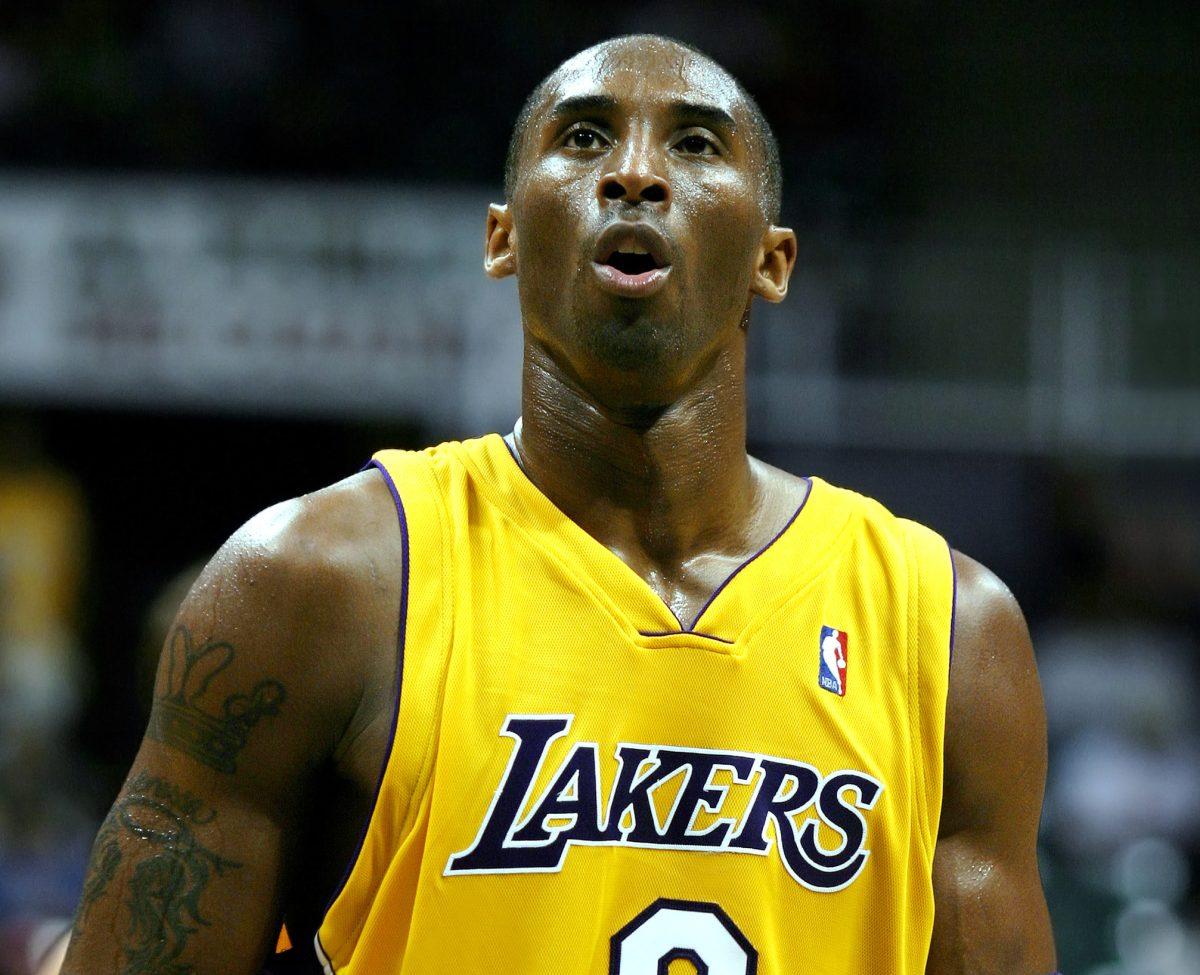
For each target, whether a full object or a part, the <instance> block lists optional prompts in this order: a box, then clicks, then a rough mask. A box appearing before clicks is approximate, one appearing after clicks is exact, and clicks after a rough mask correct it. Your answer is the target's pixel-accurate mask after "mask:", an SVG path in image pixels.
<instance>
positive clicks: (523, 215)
mask: <svg viewBox="0 0 1200 975" xmlns="http://www.w3.org/2000/svg"><path fill="white" fill-rule="evenodd" d="M476 148H477V147H475V146H471V145H464V146H463V151H464V152H470V151H475V149H476ZM779 191H780V177H779V161H778V154H777V150H776V148H775V143H774V141H773V138H772V135H771V133H770V130H769V128H768V126H767V123H766V122H765V120H764V119H763V117H762V115H761V113H760V112H759V110H758V108H757V106H756V105H755V103H754V102H753V101H752V100H751V99H750V97H749V96H748V95H747V94H746V93H745V92H744V91H743V90H742V89H741V87H740V86H739V84H738V83H737V82H736V81H735V80H734V79H733V78H732V77H731V76H730V75H729V74H728V73H727V72H726V71H725V70H724V69H722V68H721V67H720V66H719V65H717V64H715V63H713V62H712V61H711V60H709V59H708V58H707V57H705V56H703V55H702V54H700V53H699V52H697V51H694V50H692V49H690V48H688V47H686V46H684V45H681V44H679V43H676V42H674V41H671V40H667V39H664V38H660V37H655V36H641V35H639V36H633V37H623V38H618V39H615V40H612V41H609V42H606V43H604V44H600V45H598V46H596V47H594V48H591V49H589V50H586V51H584V52H582V53H581V54H579V55H577V56H575V57H574V58H572V59H570V60H569V61H567V62H565V63H564V64H563V65H561V66H560V67H559V68H558V69H557V70H556V71H555V72H554V73H553V74H552V75H550V76H549V78H548V79H547V80H546V81H545V82H544V83H543V84H542V85H540V86H539V87H538V88H537V89H536V91H535V92H534V93H533V95H532V96H531V98H530V100H529V102H528V103H527V106H526V109H525V110H523V111H522V113H521V116H520V118H519V120H518V123H517V127H516V130H515V132H514V135H513V140H512V146H511V151H510V156H509V167H508V173H507V180H506V198H507V202H506V203H505V204H504V205H495V206H492V207H491V208H490V210H489V212H488V216H487V231H486V253H485V259H484V266H485V269H486V271H487V273H488V274H490V275H491V276H493V277H496V278H500V277H504V276H506V275H516V276H517V283H518V286H519V293H520V303H521V311H522V318H523V322H524V335H525V345H524V349H525V351H524V373H523V380H524V382H523V399H522V406H523V416H522V419H521V420H520V421H519V422H518V424H517V426H516V429H515V430H513V431H512V433H511V434H509V435H508V436H507V437H500V436H497V435H492V436H488V437H484V438H482V439H480V440H475V441H467V442H463V443H447V444H442V445H441V446H438V447H434V448H431V449H429V450H426V451H423V452H419V453H418V452H404V451H384V452H382V453H381V454H379V455H378V456H377V457H376V459H375V461H374V464H373V466H371V467H370V469H368V470H366V471H364V472H363V473H360V474H358V475H356V476H354V477H351V478H349V479H347V480H345V481H342V482H341V483H339V484H336V485H334V486H332V487H330V488H328V489H326V490H322V491H318V492H317V493H315V494H312V495H308V496H306V497H303V498H300V499H298V500H295V501H290V502H286V503H284V504H281V505H278V506H276V507H274V508H270V509H268V510H267V511H265V512H263V513H262V514H260V515H258V516H257V517H255V518H253V519H252V520H251V521H250V522H249V523H247V524H246V525H245V527H243V528H242V529H241V530H240V531H238V532H237V533H236V534H235V535H234V537H233V538H232V539H231V540H230V541H229V543H228V544H227V545H226V546H225V547H224V548H223V549H222V550H221V551H220V552H219V553H218V555H217V556H216V557H215V558H214V560H213V561H212V563H211V564H210V565H209V566H208V567H207V569H206V570H205V572H204V574H203V575H202V577H201V579H200V580H199V582H198V583H197V584H196V586H195V587H194V588H193V589H192V591H191V593H190V594H189V596H188V597H187V599H186V600H185V602H184V603H183V606H182V608H181V609H180V611H179V615H178V618H177V620H176V623H175V628H174V631H173V633H172V635H171V637H170V638H169V640H168V641H167V645H166V647H165V650H164V653H163V657H162V662H161V665H160V669H159V674H158V683H157V687H156V701H155V705H154V711H153V714H152V716H151V719H150V722H149V727H148V729H147V732H146V737H145V741H144V743H143V745H142V747H141V750H140V751H139V753H138V755H137V759H136V761H135V763H134V766H133V769H132V771H131V773H130V776H129V779H128V780H127V782H126V784H125V786H124V788H123V790H122V792H121V794H120V796H119V797H118V799H117V801H116V803H115V805H114V806H113V810H112V813H111V814H110V816H109V817H108V819H107V820H106V821H105V823H104V825H103V826H102V827H101V829H100V833H99V835H98V837H97V840H96V844H95V849H94V852H93V857H92V862H91V866H90V870H89V873H88V876H87V880H86V884H85V887H84V891H83V896H82V900H81V903H80V907H79V911H78V915H77V918H76V923H75V934H74V941H73V944H72V945H71V948H70V951H69V955H68V959H67V962H66V966H65V970H66V971H68V972H71V973H84V972H87V973H110V972H112V973H115V972H122V973H148V972H155V973H165V972H170V973H184V972H188V973H196V975H217V973H221V975H237V973H252V972H256V971H258V970H259V969H260V968H261V967H262V966H263V964H264V962H265V961H266V960H267V959H268V957H269V955H270V954H271V952H272V950H273V948H274V947H275V945H276V936H277V933H278V932H279V929H280V922H281V921H284V922H286V925H287V932H288V934H289V935H290V938H291V941H292V943H293V944H294V945H295V947H294V948H293V949H292V951H291V952H290V953H289V954H290V955H291V956H292V957H297V958H301V959H309V960H310V961H309V962H308V963H309V964H311V965H312V966H313V969H314V970H322V969H323V970H324V971H325V972H328V973H334V972H336V973H342V975H393V973H394V975H399V973H404V975H412V973H434V972H436V973H476V972H478V973H483V972H489V973H490V972H512V973H522V975H549V973H556V975H565V973H579V975H601V973H617V975H662V973H664V972H670V973H672V975H676V973H681V972H705V973H712V975H745V973H755V972H757V973H761V975H768V973H769V975H800V973H804V975H846V973H871V975H904V973H913V975H915V973H920V972H928V973H936V975H952V973H968V972H970V973H983V972H987V973H1004V975H1047V973H1049V972H1051V970H1052V969H1053V968H1054V967H1055V956H1054V946H1053V943H1052V938H1051V932H1050V925H1049V921H1048V918H1047V912H1046V906H1045V903H1044V899H1043V895H1042V890H1041V884H1040V881H1039V878H1038V870H1037V864H1036V859H1035V851H1034V847H1035V836H1036V832H1037V823H1038V815H1039V809H1040V805H1041V796H1042V786H1043V779H1044V773H1045V761H1046V758H1045V749H1046V745H1045V730H1044V728H1045V722H1044V714H1043V708H1042V702H1041V696H1040V692H1039V688H1038V683H1037V678H1036V673H1035V669H1034V662H1033V656H1032V652H1031V649H1030V645H1029V639H1028V635H1027V632H1026V628H1025V625H1024V622H1023V621H1022V618H1021V614H1020V611H1019V610H1018V608H1017V606H1016V604H1015V602H1014V601H1013V599H1012V597H1011V596H1010V595H1009V593H1008V592H1007V590H1006V589H1005V588H1004V587H1003V585H1001V583H1000V582H998V581H997V579H996V578H995V577H994V576H993V575H992V574H991V573H990V572H988V570H986V569H985V568H983V567H982V566H980V565H979V564H977V563H976V562H973V561H972V560H971V559H969V558H967V557H966V556H964V555H961V554H958V553H951V552H950V550H949V549H948V547H947V545H946V543H945V542H944V541H943V540H942V539H941V538H939V537H938V536H937V535H936V534H934V533H933V532H932V531H930V530H928V529H926V528H923V527H921V526H919V525H916V524H913V523H911V522H908V521H905V520H902V519H899V518H897V517H894V516H893V515H891V514H890V513H888V512H887V511H886V510H885V509H884V508H883V507H881V506H880V505H879V504H877V503H875V502H873V501H870V500H868V499H866V498H863V497H861V496H859V495H857V494H853V493H851V492H849V491H846V490H843V489H839V488H836V487H833V486H831V485H830V484H828V483H826V482H825V481H823V480H821V479H819V478H816V477H812V478H802V477H796V476H793V475H791V474H788V473H785V472H783V471H781V470H777V469H774V468H772V467H770V466H768V465H767V464H764V463H762V462H761V461H758V460H755V459H754V458H752V457H749V456H747V454H746V450H745V401H746V399H745V388H744V372H745V347H746V330H747V327H748V325H749V319H750V307H751V303H752V299H753V298H754V296H758V297H759V298H762V299H764V300H766V301H772V302H776V301H780V300H782V299H783V298H784V296H785V294H786V292H787V287H788V278H789V275H790V274H791V271H792V268H793V264H794V261H795V258H796V240H795V236H794V235H793V233H792V231H791V230H788V229H786V228H784V227H780V226H777V225H776V223H775V221H776V220H777V219H778V211H779ZM796 393H797V400H796V408H797V409H798V410H802V409H804V408H805V400H804V395H805V394H804V390H803V389H797V391H796ZM314 449H317V448H316V445H314ZM834 650H835V651H836V652H827V651H834ZM834 671H836V672H834ZM283 957H286V956H283Z"/></svg>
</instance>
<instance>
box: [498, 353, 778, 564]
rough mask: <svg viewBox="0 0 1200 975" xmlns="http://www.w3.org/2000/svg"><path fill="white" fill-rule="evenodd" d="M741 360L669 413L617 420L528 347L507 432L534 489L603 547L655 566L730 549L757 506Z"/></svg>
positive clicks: (726, 358) (618, 415) (720, 359)
mask: <svg viewBox="0 0 1200 975" xmlns="http://www.w3.org/2000/svg"><path fill="white" fill-rule="evenodd" d="M743 376H744V353H743V351H742V348H741V347H740V346H738V345H731V346H727V347H725V348H723V349H721V350H720V351H719V352H718V353H717V354H716V355H715V356H714V358H713V362H712V363H711V365H710V366H709V367H708V368H707V369H706V370H705V372H704V373H703V374H702V375H700V376H699V377H697V379H696V380H695V381H694V382H692V383H691V385H690V388H689V390H688V391H687V393H686V394H684V395H683V396H682V397H680V398H679V399H678V400H677V401H675V402H672V403H670V404H668V405H666V406H662V407H655V408H653V409H640V410H612V409H609V408H606V407H604V406H602V405H601V404H600V402H599V401H598V400H597V399H596V398H595V397H594V396H591V395H589V394H588V392H587V391H585V390H584V389H583V388H582V387H581V386H580V385H579V384H578V383H577V382H574V381H573V380H572V379H571V378H570V377H568V376H567V375H566V374H565V372H564V371H563V370H562V369H561V368H559V366H558V365H557V363H555V362H554V360H553V359H552V358H551V356H550V355H549V354H548V353H547V352H546V350H545V349H544V348H542V347H541V346H539V345H537V344H535V343H533V342H531V341H527V343H526V349H525V363H524V371H523V376H522V380H523V382H522V395H521V403H522V418H521V421H520V422H519V423H518V426H517V429H516V430H515V431H514V439H515V442H516V448H517V452H518V456H519V457H520V460H521V464H522V466H523V467H524V468H525V471H526V473H527V474H528V475H529V478H530V479H531V480H532V481H533V483H534V484H536V485H537V486H538V488H539V489H540V490H541V491H542V492H543V493H544V494H545V495H546V496H547V497H549V498H550V500H551V501H553V502H554V503H555V505H556V506H557V507H558V508H560V509H561V510H562V511H563V512H564V513H565V514H566V515H567V516H568V517H569V518H571V519H572V520H573V521H575V522H576V523H577V524H579V525H580V526H581V527H582V528H583V529H584V530H586V531H587V532H588V533H589V534H591V535H592V536H593V537H595V538H597V539H599V540H600V541H601V542H603V543H604V544H606V545H608V546H609V547H610V548H612V549H614V550H617V551H624V552H628V553H630V554H633V553H634V552H640V553H642V554H643V555H644V556H645V557H648V558H650V559H651V560H654V561H660V560H661V561H663V562H677V561H679V560H681V559H683V560H686V559H687V558H688V556H689V555H691V554H693V553H696V552H699V551H702V550H711V549H713V548H716V549H720V548H724V547H726V546H727V545H729V544H735V545H736V543H737V540H738V536H740V535H741V534H742V532H743V529H744V526H745V524H746V521H747V518H748V516H749V514H750V512H751V511H752V509H753V508H754V506H755V504H756V485H755V479H754V476H753V474H752V472H751V468H750V461H749V458H748V457H747V455H746V403H745V386H744V381H743Z"/></svg>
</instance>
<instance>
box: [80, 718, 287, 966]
mask: <svg viewBox="0 0 1200 975" xmlns="http://www.w3.org/2000/svg"><path fill="white" fill-rule="evenodd" d="M283 848H284V830H283V828H282V824H281V823H280V822H279V821H278V818H277V817H275V816H272V815H271V814H270V813H269V812H267V811H265V810H264V809H263V808H262V807H261V805H260V804H259V803H257V802H253V801H246V800H245V799H244V798H242V797H241V796H239V794H238V791H237V790H236V789H230V788H228V787H225V786H223V785H214V784H213V782H212V781H211V780H206V777H205V776H204V775H202V774H200V775H198V774H196V773H195V770H193V769H191V768H189V767H188V764H187V762H186V760H184V761H181V760H180V759H179V758H178V757H177V756H176V755H174V754H172V752H171V750H170V747H169V746H165V745H162V744H160V743H158V742H155V741H153V740H147V741H146V742H145V743H144V744H143V746H142V748H141V750H140V751H139V754H138V757H137V760H136V761H135V763H134V766H133V769H132V771H131V772H130V775H129V777H128V779H127V780H126V782H125V784H124V786H123V788H122V790H121V793H120V795H119V796H118V797H117V800H116V802H115V803H114V804H113V806H112V809H111V810H110V811H109V814H108V816H107V817H106V819H105V820H104V823H103V824H102V825H101V827H100V830H99V833H98V834H97V836H96V840H95V843H94V844H93V848H92V857H91V862H90V864H89V868H88V874H87V878H86V880H85V884H84V889H83V894H82V898H81V900H80V903H79V908H78V911H77V913H76V919H75V927H74V931H73V934H72V940H71V948H70V949H69V951H68V955H67V961H66V964H65V966H64V969H63V970H64V972H68V973H69V972H73V971H82V970H84V969H83V968H82V967H80V968H76V967H75V966H76V965H80V966H82V965H83V964H84V963H86V966H87V968H86V970H87V971H89V972H92V971H121V972H158V971H168V970H174V969H172V968H170V967H169V966H170V963H172V962H182V961H183V960H184V959H187V960H188V961H189V963H190V964H191V965H192V967H190V968H189V969H188V970H189V971H195V972H196V973H197V975H202V973H204V972H206V971H212V972H217V971H221V972H243V971H244V972H247V973H249V972H255V971H257V970H258V969H259V968H260V967H261V964H262V961H263V959H264V958H265V957H266V955H267V953H268V952H269V951H270V949H271V945H272V943H273V936H274V933H275V932H277V931H278V923H279V915H280V906H279V905H280V881H279V878H280V876H281V874H282V865H283V862H282V861H283ZM210 965H211V967H208V966H210Z"/></svg>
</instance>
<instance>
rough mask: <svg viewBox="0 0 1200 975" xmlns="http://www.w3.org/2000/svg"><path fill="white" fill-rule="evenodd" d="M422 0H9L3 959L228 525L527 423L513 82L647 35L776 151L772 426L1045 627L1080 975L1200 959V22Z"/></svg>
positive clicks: (2, 405)
mask: <svg viewBox="0 0 1200 975" xmlns="http://www.w3.org/2000/svg"><path fill="white" fill-rule="evenodd" d="M401 9H402V5H400V4H390V5H382V4H380V5H348V4H331V3H320V2H315V0H314V2H287V3H285V2H282V0H278V2H276V0H162V2H156V3H149V2H142V3H134V2H120V0H88V2H76V3H61V2H44V3H40V4H19V3H15V4H4V5H3V6H2V7H0V975H10V970H11V972H23V971H24V969H25V967H26V961H25V959H26V958H27V957H29V956H31V955H35V954H37V952H38V950H39V946H40V945H41V944H43V943H44V941H45V939H46V938H47V937H49V936H50V934H51V933H52V932H53V930H54V929H53V924H54V921H53V919H55V918H61V917H69V915H70V914H71V912H72V911H73V908H74V904H75V901H76V898H77V894H78V890H79V886H80V882H81V877H82V872H83V866H84V862H85V858H86V855H87V851H88V848H89V845H90V841H91V837H92V835H93V833H94V830H95V828H96V825H97V824H98V822H99V821H100V819H101V818H102V816H103V814H104V812H105V810H106V808H107V806H108V804H109V803H110V802H111V801H112V798H113V796H114V795H115V793H116V790H117V788H118V786H119V784H120V781H121V778H122V776H123V775H124V773H125V771H126V769H127V767H128V764H129V762H130V760H131V758H132V756H133V753H134V751H135V749H136V746H137V742H138V740H139V737H140V733H141V729H142V727H143V723H144V719H145V714H146V711H147V710H148V704H149V697H150V682H151V677H152V667H153V661H154V659H155V658H156V656H157V652H158V648H159V644H160V642H161V638H162V635H163V633H164V632H165V630H166V627H167V626H168V625H169V621H170V618H171V615H172V614H173V613H174V610H175V607H176V606H177V605H178V603H179V601H180V599H181V598H182V596H183V594H184V592H186V589H187V587H188V585H189V584H190V581H191V580H192V579H193V578H194V576H195V574H196V572H197V571H198V569H199V567H200V566H201V565H202V564H203V562H204V561H205V560H206V559H207V558H208V557H209V555H211V553H212V552H213V551H214V550H215V549H216V548H217V547H218V546H219V545H220V544H221V542H222V541H223V540H224V539H225V537H226V536H228V535H229V534H230V533H231V532H232V531H233V530H234V529H235V528H236V527H237V526H238V525H239V524H240V523H241V522H242V521H244V520H245V519H246V518H248V517H249V516H250V515H251V514H253V513H254V512H256V511H258V510H259V509H261V508H263V507H265V506H266V505H268V504H271V503H273V502H275V501H277V500H281V499H283V498H286V497H289V496H293V495H295V494H298V493H302V492H305V491H309V490H313V489H315V488H317V487H320V486H322V485H324V484H327V483H329V482H331V481H334V480H337V479H339V478H341V477H343V476H345V475H347V474H349V473H351V472H353V471H355V470H356V469H358V467H359V466H361V464H362V463H363V462H364V461H365V460H366V459H367V458H368V457H369V455H370V454H371V452H372V451H373V450H375V449H378V448H380V447H383V446H385V445H386V446H424V445H426V444H429V443H433V442H436V441H437V440H440V439H444V438H448V437H463V436H469V435H474V434H478V433H481V432H484V431H488V430H499V431H501V432H503V431H507V430H508V429H510V428H511V426H512V423H513V420H514V418H515V416H516V414H517V410H518V367H519V360H520V322H519V315H518V309H517V302H516V290H515V286H514V285H513V283H512V282H511V281H506V282H501V283H497V282H493V281H490V280H488V279H487V278H485V277H484V275H483V274H482V271H481V267H480V266H481V257H482V240H483V236H482V235H483V225H484V215H485V206H486V203H487V202H488V201H489V200H498V199H499V198H500V197H501V168H502V165H503V157H504V151H505V147H506V143H507V139H508V135H509V130H510V127H511V125H512V122H513V120H514V118H515V115H516V112H517V109H518V108H519V106H520V104H521V102H522V100H523V99H524V97H525V96H526V94H527V93H528V92H529V90H530V89H531V88H532V87H533V85H534V84H535V83H536V82H537V81H538V80H539V79H540V78H541V77H542V76H543V75H544V74H545V73H547V72H548V71H549V70H550V69H552V68H553V67H554V66H555V65H556V64H557V63H558V62H559V61H560V60H561V59H563V58H564V57H566V56H568V55H569V54H571V53H573V52H575V51H576V50H578V49H580V48H582V47H584V46H586V45H588V44H590V43H593V42H595V41H597V40H600V39H602V38H604V37H608V36H612V35H615V34H620V33H627V32H632V31H661V32H664V33H667V34H670V35H674V36H676V37H679V38H681V39H684V40H687V41H690V42H692V43H694V44H696V45H698V46H700V47H701V48H703V49H705V50H707V51H709V52H710V53H711V54H712V55H713V56H714V57H716V58H717V59H718V60H720V61H721V62H722V63H724V64H725V65H726V66H727V67H728V68H729V69H730V70H732V71H733V72H734V73H735V74H736V75H737V76H738V77H739V78H741V79H742V81H743V82H744V83H745V84H746V86H747V87H748V88H749V89H750V91H751V92H752V93H753V94H754V95H755V96H756V97H757V98H758V100H759V101H760V102H761V104H762V106H763V108H764V110H765V111H766V114H767V116H768V118H769V119H770V120H771V122H772V124H773V126H774V128H775V130H776V133H777V135H778V137H779V141H780V143H781V147H782V152H783V163H784V171H785V184H784V222H785V223H788V224H790V225H791V226H793V227H794V228H795V229H796V231H797V233H798V235H799V238H800V260H799V265H798V269H797V273H796V277H795V279H794V285H793V290H792V293H791V296H790V297H789V299H788V301H787V302H786V303H785V304H783V305H782V306H778V307H771V308H767V307H764V306H762V305H761V304H760V305H759V306H757V307H756V312H755V319H754V321H753V324H752V327H751V330H750V347H751V369H752V376H751V380H750V390H751V397H752V402H751V420H750V433H751V440H752V450H753V452H755V453H757V454H758V455H760V456H762V457H764V458H765V459H767V460H770V461H771V462H773V463H776V464H778V465H780V466H783V467H785V468H788V469H790V470H793V471H795V472H797V473H818V474H821V475H822V476H824V477H826V478H827V479H829V480H832V481H834V482H835V483H840V484H843V485H845V486H848V487H853V488H855V489H857V490H860V491H863V492H865V493H868V494H873V495H875V496H876V497H879V498H880V499H881V500H883V501H884V502H885V503H886V504H888V505H889V506H890V507H891V508H892V509H893V510H895V511H897V512H898V513H901V514H904V515H907V516H910V517H913V518H917V519H918V520H921V521H924V522H926V523H928V524H930V525H932V526H933V527H935V528H937V529H938V530H939V531H941V532H942V533H943V534H945V535H946V536H947V537H949V538H950V539H951V541H952V543H953V544H954V545H955V546H956V547H958V548H960V549H962V550H964V551H966V552H968V553H970V554H972V555H974V556H975V557H977V558H979V559H980V560H982V561H983V562H985V563H986V564H988V565H989V566H990V567H991V568H993V569H994V570H995V571H996V572H998V573H999V574H1000V575H1001V577H1002V578H1004V579H1005V580H1006V581H1007V582H1008V583H1009V585H1010V586H1011V587H1012V589H1013V590H1014V591H1015V593H1016V594H1017V596H1018V598H1019V599H1020V601H1021V603H1022V605H1023V606H1024V608H1025V610H1026V613H1027V615H1028V618H1029V622H1030V625H1031V628H1032V632H1033V635H1034V643H1035V646H1036V648H1037V650H1038V654H1039V662H1040V668H1041V673H1042V679H1043V683H1044V688H1045V694H1046V698H1047V707H1048V714H1049V721H1050V731H1051V770H1050V781H1049V785H1048V791H1047V800H1046V807H1045V816H1044V826H1043V841H1042V857H1043V870H1044V878H1045V881H1046V888H1047V894H1048V898H1049V901H1050V906H1051V912H1052V914H1053V916H1054V921H1055V927H1056V932H1057V937H1058V942H1059V948H1060V961H1061V967H1062V969H1063V971H1064V972H1070V973H1072V975H1085V973H1086V975H1141V973H1145V975H1182V973H1185V972H1186V973H1191V975H1194V973H1196V972H1198V971H1200V722H1198V713H1197V712H1198V707H1197V690H1198V688H1200V678H1198V674H1197V669H1198V662H1200V234H1198V232H1200V56H1198V53H1197V52H1198V51H1200V6H1198V5H1196V4H1195V3H1190V2H1189V3H1185V2H1180V3H1166V2H1159V0H1143V2H1139V3H1136V4H1135V3H1133V2H1124V3H1119V2H1113V0H1092V2H1090V3H1087V4H1076V3H1066V2H1041V3H1019V2H997V0H975V2H972V3H969V4H961V3H954V4H951V3H915V2H905V0H857V2H854V0H819V2H805V3H798V4H782V3H775V4H763V3H753V2H745V0H739V2H734V0H728V2H718V0H713V2H701V0H692V2H681V0H642V2H639V3H628V2H624V0H612V2H607V3H604V4H592V5H586V6H576V5H568V4H564V3H562V2H561V0H523V2H517V3H510V4H486V5H485V4H480V5H478V6H474V5H471V4H466V5H462V4H457V5H447V4H440V3H422V2H415V3H414V2H410V3H408V4H406V5H403V12H401ZM6 966H7V967H6Z"/></svg>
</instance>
